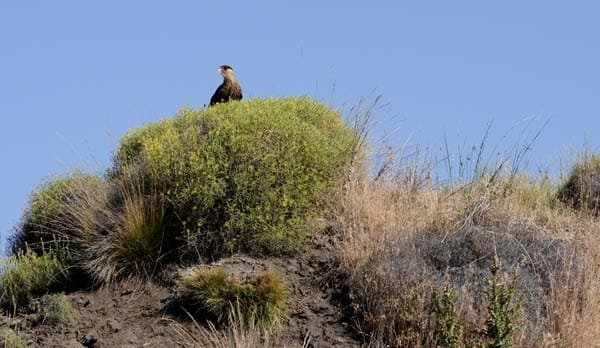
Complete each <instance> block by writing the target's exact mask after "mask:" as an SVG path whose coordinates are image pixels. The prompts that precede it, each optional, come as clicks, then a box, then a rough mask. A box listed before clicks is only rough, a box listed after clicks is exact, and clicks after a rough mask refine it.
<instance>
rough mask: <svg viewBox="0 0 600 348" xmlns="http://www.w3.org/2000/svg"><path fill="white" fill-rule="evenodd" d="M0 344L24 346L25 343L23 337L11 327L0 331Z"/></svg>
mask: <svg viewBox="0 0 600 348" xmlns="http://www.w3.org/2000/svg"><path fill="white" fill-rule="evenodd" d="M0 335H2V336H1V337H0V344H1V345H2V347H3V348H25V347H27V345H26V344H25V342H24V341H23V339H22V338H21V337H20V336H19V335H18V334H17V333H16V332H14V331H13V330H11V329H3V330H1V331H0Z"/></svg>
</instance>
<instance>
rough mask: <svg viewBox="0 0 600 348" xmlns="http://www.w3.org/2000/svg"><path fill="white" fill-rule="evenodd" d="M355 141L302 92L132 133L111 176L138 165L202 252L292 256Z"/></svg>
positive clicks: (182, 115) (186, 114)
mask: <svg viewBox="0 0 600 348" xmlns="http://www.w3.org/2000/svg"><path fill="white" fill-rule="evenodd" d="M354 142H355V139H354V136H353V134H352V132H351V130H350V129H349V128H348V127H347V126H346V125H345V124H344V123H343V121H342V120H341V118H340V117H339V115H338V113H337V112H335V111H334V110H332V109H330V108H329V107H327V106H325V105H323V104H320V103H317V102H315V101H313V100H311V99H309V98H286V99H267V100H263V99H251V100H246V101H243V102H230V103H225V104H219V105H217V106H215V107H211V108H207V109H201V110H190V109H184V110H181V111H180V112H179V113H178V114H177V116H176V117H175V118H169V119H165V120H162V121H159V122H155V123H152V124H150V125H147V126H145V127H142V128H138V129H136V130H133V131H131V132H130V133H128V134H127V135H126V136H125V137H124V138H123V139H122V141H121V146H120V148H119V149H118V151H117V152H116V154H115V158H114V161H115V164H114V167H115V168H114V173H115V174H116V175H118V174H119V172H120V171H121V170H122V169H123V168H126V167H128V166H132V165H133V166H135V167H136V168H139V170H140V171H141V172H142V175H143V176H144V178H145V180H146V182H149V183H151V184H152V185H151V186H153V187H158V188H160V190H161V191H162V196H163V199H164V201H165V202H166V204H167V205H168V206H169V207H170V208H171V210H172V211H173V213H174V216H173V218H172V219H171V220H170V223H171V224H172V225H174V226H173V227H174V228H178V229H180V230H184V231H185V232H186V235H185V237H186V239H187V242H188V243H191V244H193V245H194V246H196V247H199V248H200V249H201V250H202V251H203V252H208V253H213V254H220V253H223V252H231V251H237V250H245V251H251V252H262V253H273V254H279V253H291V252H294V251H297V250H299V249H301V248H302V247H303V246H304V242H305V241H306V239H307V237H308V236H309V233H310V228H311V226H310V223H311V222H312V221H313V220H314V218H315V217H318V216H319V206H318V203H319V200H320V198H321V197H322V195H324V194H326V193H328V192H330V190H332V189H333V188H335V186H336V181H335V178H336V175H337V174H339V173H340V169H341V168H342V167H343V166H344V165H345V164H346V163H347V162H348V159H349V156H350V155H351V152H352V150H353V149H354Z"/></svg>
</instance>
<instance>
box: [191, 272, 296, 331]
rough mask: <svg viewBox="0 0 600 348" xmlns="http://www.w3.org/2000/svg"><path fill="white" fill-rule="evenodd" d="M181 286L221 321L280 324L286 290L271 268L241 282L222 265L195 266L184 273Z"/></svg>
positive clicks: (264, 325) (267, 326) (263, 326)
mask: <svg viewBox="0 0 600 348" xmlns="http://www.w3.org/2000/svg"><path fill="white" fill-rule="evenodd" d="M182 284H183V288H184V289H185V291H186V292H187V293H188V295H189V296H190V297H192V298H193V299H194V300H195V301H197V302H198V303H199V304H200V306H201V307H202V308H203V309H205V310H207V311H208V312H209V313H211V314H212V315H214V316H215V317H216V318H217V319H218V320H219V321H220V322H223V323H230V322H232V321H240V320H241V321H243V322H244V323H245V324H246V325H250V326H254V325H256V326H257V327H259V328H261V329H265V330H269V329H274V328H277V327H279V326H280V325H281V320H282V319H283V316H284V315H285V308H286V302H287V298H288V292H287V289H286V288H285V286H284V284H283V282H282V281H281V279H280V278H279V277H278V276H277V275H275V274H274V273H272V272H267V273H265V274H262V275H259V276H256V277H253V278H252V279H250V280H249V281H248V282H245V283H243V282H242V281H240V279H238V278H236V277H228V276H227V274H226V273H225V271H224V270H223V269H222V268H212V269H208V268H198V269H195V270H193V271H191V272H190V273H189V274H187V275H186V276H184V277H183V281H182Z"/></svg>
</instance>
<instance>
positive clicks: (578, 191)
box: [557, 155, 600, 215]
mask: <svg viewBox="0 0 600 348" xmlns="http://www.w3.org/2000/svg"><path fill="white" fill-rule="evenodd" d="M557 197H558V199H559V200H560V201H562V202H564V203H566V204H568V205H570V206H571V207H573V208H575V209H581V210H584V211H589V212H592V214H594V215H598V213H599V212H600V156H597V155H587V156H585V158H584V159H583V161H582V162H581V163H579V164H576V165H575V166H574V167H573V169H572V170H571V173H570V174H569V177H568V178H567V180H566V181H565V183H564V184H563V185H562V186H561V187H560V188H559V190H558V193H557Z"/></svg>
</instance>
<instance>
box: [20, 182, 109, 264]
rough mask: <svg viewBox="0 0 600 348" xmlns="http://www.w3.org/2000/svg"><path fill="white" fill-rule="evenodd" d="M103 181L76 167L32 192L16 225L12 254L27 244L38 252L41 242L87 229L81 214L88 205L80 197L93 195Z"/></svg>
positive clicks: (60, 238) (68, 236)
mask: <svg viewBox="0 0 600 348" xmlns="http://www.w3.org/2000/svg"><path fill="white" fill-rule="evenodd" d="M102 180H103V179H102V178H100V177H98V176H95V175H90V174H86V173H84V172H82V171H80V170H75V171H72V172H70V173H69V174H67V175H64V176H57V177H53V178H51V179H49V180H47V181H46V182H44V183H43V184H41V185H40V186H39V187H38V188H37V190H36V191H35V192H34V193H33V194H32V195H31V198H30V199H29V208H28V209H27V210H26V211H25V213H24V214H23V218H22V221H21V224H20V226H18V228H17V234H16V235H15V237H14V239H13V241H12V250H13V253H16V252H18V251H19V250H22V249H25V247H26V245H28V247H29V248H30V249H32V250H34V251H36V252H39V251H40V250H41V246H42V244H45V245H48V244H49V243H54V242H56V241H61V242H64V241H65V240H67V239H73V238H77V237H78V236H79V235H80V234H81V233H82V230H84V229H85V228H86V226H83V225H84V222H85V219H82V217H83V216H84V214H85V213H86V211H85V210H86V209H85V208H87V207H86V206H85V204H84V202H83V200H84V199H85V197H86V196H89V195H93V193H91V192H92V191H96V190H97V189H98V188H99V187H100V185H101V183H102ZM90 213H92V212H90Z"/></svg>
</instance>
